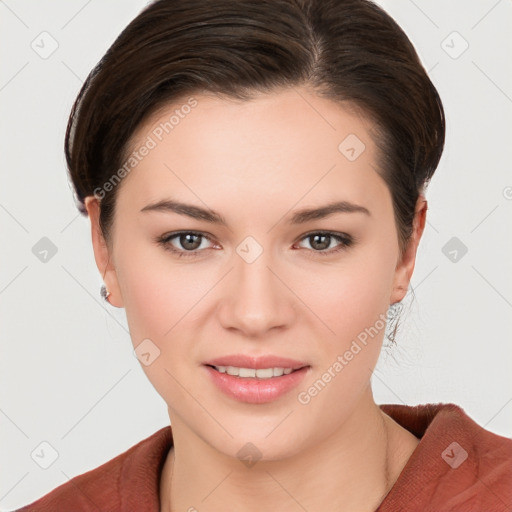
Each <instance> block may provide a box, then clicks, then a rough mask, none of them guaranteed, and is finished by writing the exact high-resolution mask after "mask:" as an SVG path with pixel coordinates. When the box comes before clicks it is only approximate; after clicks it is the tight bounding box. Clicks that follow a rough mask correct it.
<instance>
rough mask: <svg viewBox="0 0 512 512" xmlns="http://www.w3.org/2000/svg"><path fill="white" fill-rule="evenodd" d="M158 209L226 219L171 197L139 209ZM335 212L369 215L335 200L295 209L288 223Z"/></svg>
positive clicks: (217, 220)
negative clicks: (317, 206)
mask: <svg viewBox="0 0 512 512" xmlns="http://www.w3.org/2000/svg"><path fill="white" fill-rule="evenodd" d="M150 211H160V212H174V213H177V214H179V215H186V216H187V217H191V218H193V219H198V220H204V221H206V222H211V223H212V224H218V225H221V226H227V222H226V219H224V217H222V215H220V214H218V213H217V212H215V211H213V210H209V209H206V208H201V207H199V206H194V205H191V204H186V203H181V202H179V201H175V200H172V199H162V200H160V201H157V202H155V203H151V204H148V205H147V206H145V207H144V208H142V209H141V212H150ZM335 213H364V214H365V215H369V216H371V213H370V211H369V210H368V209H367V208H365V207H364V206H360V205H358V204H354V203H351V202H349V201H336V202H333V203H329V204H327V205H325V206H321V207H320V208H304V209H302V210H298V211H296V212H295V213H294V214H293V216H292V217H291V219H289V221H288V223H290V224H304V223H306V222H309V221H311V220H319V219H323V218H325V217H329V216H330V215H333V214H335Z"/></svg>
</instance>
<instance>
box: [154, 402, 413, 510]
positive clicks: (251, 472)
mask: <svg viewBox="0 0 512 512" xmlns="http://www.w3.org/2000/svg"><path fill="white" fill-rule="evenodd" d="M370 396H371V395H370ZM172 425H173V438H174V449H172V450H170V452H169V455H168V458H167V461H166V464H165V467H164V471H163V473H162V478H161V503H162V504H163V505H162V511H171V510H172V511H176V510H191V511H193V510H195V509H197V510H201V511H208V512H217V511H218V512H221V511H224V510H226V503H229V509H234V510H241V511H244V512H252V511H260V510H262V509H263V510H282V511H290V512H291V511H294V512H295V511H297V510H299V509H300V508H303V509H305V510H324V511H331V510H332V511H337V512H343V511H349V510H351V511H353V510H358V511H361V512H364V511H374V510H376V508H377V507H378V506H379V504H380V503H381V501H382V500H383V499H384V497H385V496H386V494H387V493H388V492H389V490H390V489H391V487H392V486H393V484H394V482H395V481H396V479H397V478H398V475H399V474H400V471H401V470H402V468H403V466H404V465H405V463H406V462H407V459H408V458H409V456H410V455H411V453H412V451H413V450H414V448H415V447H416V445H417V443H418V442H419V441H418V439H417V438H415V437H414V436H413V435H412V434H410V433H409V432H407V431H406V430H405V429H403V428H402V427H400V426H399V425H398V424H397V423H395V422H394V421H393V420H392V419H391V418H389V416H387V415H385V414H384V413H383V412H382V411H381V410H380V409H379V407H378V406H377V405H376V404H375V403H374V402H373V399H371V400H366V401H362V403H361V405H360V406H358V407H357V408H356V410H355V411H354V412H353V414H352V415H351V416H350V417H349V418H347V420H346V421H345V422H344V423H343V425H342V426H341V427H340V428H338V429H337V430H336V431H335V432H334V433H333V434H332V435H331V436H329V437H327V438H326V439H323V440H322V442H321V443H320V444H315V445H314V446H312V447H310V448H308V449H306V450H303V451H301V452H300V453H298V454H296V455H294V456H292V457H289V458H287V459H284V460H277V461H262V460H260V461H258V462H257V463H256V464H255V465H254V466H252V467H247V466H245V465H244V464H242V463H241V461H240V460H239V459H237V458H233V457H227V456H226V455H225V454H221V453H219V452H218V451H216V450H215V449H213V448H211V447H209V445H205V443H204V441H202V440H200V439H199V438H197V437H195V436H194V435H192V434H191V433H190V431H189V430H188V429H187V428H186V426H185V425H184V424H183V423H181V422H180V421H179V420H177V419H175V420H174V422H173V423H172ZM176 447H177V448H176ZM340 489H341V490H342V491H341V492H340Z"/></svg>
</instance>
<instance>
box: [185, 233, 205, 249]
mask: <svg viewBox="0 0 512 512" xmlns="http://www.w3.org/2000/svg"><path fill="white" fill-rule="evenodd" d="M194 237H195V238H196V240H195V241H194ZM200 239H201V236H200V235H196V234H194V233H185V234H183V235H180V244H181V245H182V247H183V248H185V249H189V250H191V251H192V250H194V249H197V248H198V247H199V246H200V245H201V240H200Z"/></svg>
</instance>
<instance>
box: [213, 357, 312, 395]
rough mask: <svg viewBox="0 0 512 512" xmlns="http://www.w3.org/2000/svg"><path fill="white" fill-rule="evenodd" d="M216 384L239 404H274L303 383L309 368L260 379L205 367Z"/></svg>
mask: <svg viewBox="0 0 512 512" xmlns="http://www.w3.org/2000/svg"><path fill="white" fill-rule="evenodd" d="M205 368H206V369H207V371H208V373H209V374H210V376H211V378H212V380H213V382H214V384H215V385H216V386H217V387H218V388H219V389H220V390H221V391H222V392H224V393H225V394H226V395H228V396H229V397H231V398H234V399H235V400H238V401H239V402H246V403H249V404H264V403H267V402H272V401H273V400H276V399H277V398H279V397H280V396H282V395H284V394H285V393H287V392H288V391H290V390H292V389H293V388H295V387H297V386H298V385H299V383H300V382H301V381H302V379H303V378H304V376H305V375H306V372H307V371H308V369H309V366H305V367H304V368H301V369H300V370H295V371H294V372H292V373H289V374H288V375H282V376H281V377H272V378H271V379H258V378H256V377H254V378H251V377H248V378H246V377H236V376H235V375H228V374H227V373H220V372H218V371H217V370H215V369H214V368H212V367H211V366H205Z"/></svg>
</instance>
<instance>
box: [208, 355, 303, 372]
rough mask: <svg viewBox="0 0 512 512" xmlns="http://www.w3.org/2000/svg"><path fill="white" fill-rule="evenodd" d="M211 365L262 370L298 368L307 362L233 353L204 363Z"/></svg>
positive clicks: (271, 356)
mask: <svg viewBox="0 0 512 512" xmlns="http://www.w3.org/2000/svg"><path fill="white" fill-rule="evenodd" d="M204 364H205V365H209V366H234V367H236V368H255V369H256V370H260V369H263V368H292V369H293V370H298V369H299V368H303V367H304V366H309V365H308V364H307V363H304V362H301V361H297V360H295V359H289V358H287V357H278V356H273V355H264V356H253V357H251V356H248V355H245V354H232V355H229V356H222V357H216V358H215V359H210V360H209V361H206V362H205V363H204Z"/></svg>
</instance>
